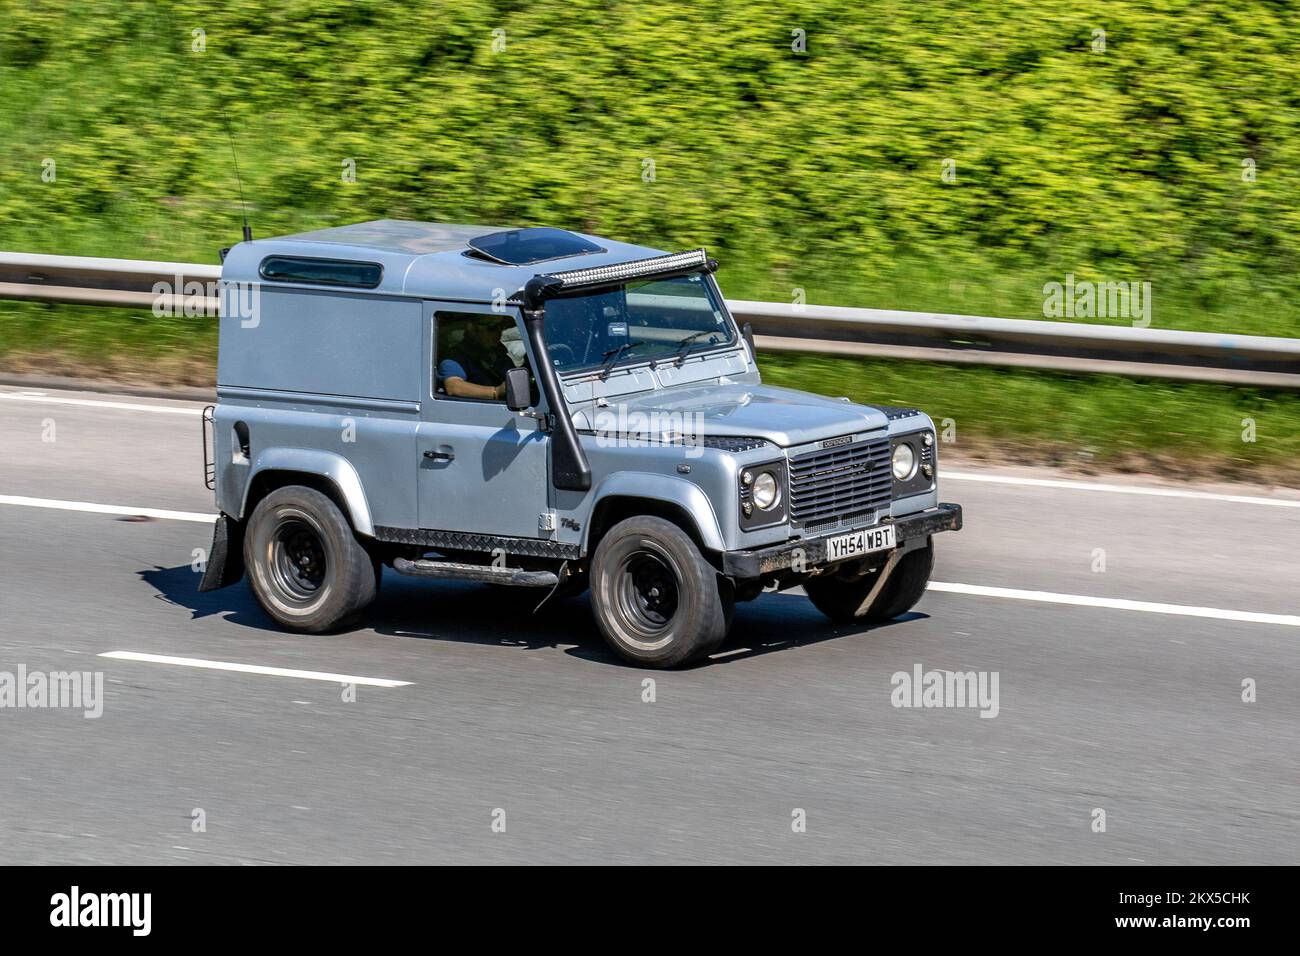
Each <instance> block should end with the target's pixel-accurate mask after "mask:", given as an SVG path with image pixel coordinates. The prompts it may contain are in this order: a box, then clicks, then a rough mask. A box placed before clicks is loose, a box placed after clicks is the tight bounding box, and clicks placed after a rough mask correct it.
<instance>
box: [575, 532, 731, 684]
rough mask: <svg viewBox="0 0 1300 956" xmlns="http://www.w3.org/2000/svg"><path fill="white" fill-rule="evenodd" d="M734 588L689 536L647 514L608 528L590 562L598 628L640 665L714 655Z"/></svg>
mask: <svg viewBox="0 0 1300 956" xmlns="http://www.w3.org/2000/svg"><path fill="white" fill-rule="evenodd" d="M728 585H729V583H728V582H725V581H720V580H719V575H718V572H717V571H716V570H715V569H714V568H713V566H712V565H710V564H709V562H708V561H706V560H705V559H704V556H703V555H702V554H701V553H700V549H699V548H698V547H696V545H695V542H694V541H692V540H691V538H690V536H689V535H688V534H687V533H686V532H685V531H683V530H682V529H681V528H679V527H678V526H677V525H675V524H673V523H672V522H671V521H666V520H665V519H663V518H656V517H652V516H649V515H644V516H637V517H633V518H628V519H626V520H624V521H620V522H619V523H618V524H616V525H614V527H612V528H610V529H609V531H608V532H606V533H605V536H604V537H603V538H602V539H601V541H600V544H599V545H598V546H597V548H596V553H595V555H594V556H593V557H592V561H591V607H592V613H593V614H594V615H595V618H596V626H597V627H598V628H599V629H600V632H601V634H602V635H604V638H605V640H606V641H607V642H608V643H609V646H610V647H612V648H613V649H614V651H615V653H617V654H618V655H619V656H620V657H622V658H624V659H625V660H627V661H630V662H631V663H633V664H637V665H639V666H641V667H661V668H662V667H676V666H679V665H682V664H687V663H690V662H691V661H695V660H699V659H700V658H702V657H705V656H707V655H708V654H710V653H712V652H713V651H714V650H715V649H716V648H717V647H718V645H720V644H721V643H722V641H723V639H724V638H725V637H726V636H727V629H728V627H729V626H730V623H731V612H732V610H733V607H734V599H733V597H732V589H731V587H730V586H728Z"/></svg>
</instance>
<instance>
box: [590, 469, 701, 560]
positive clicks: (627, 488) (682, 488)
mask: <svg viewBox="0 0 1300 956" xmlns="http://www.w3.org/2000/svg"><path fill="white" fill-rule="evenodd" d="M615 497H617V498H647V499H650V500H651V501H666V502H668V503H670V504H675V505H677V506H678V507H680V508H681V509H682V510H683V511H685V512H686V514H687V515H689V516H690V517H691V519H692V520H693V521H694V522H695V527H696V530H698V531H699V534H700V541H701V542H703V544H704V546H705V547H706V548H708V549H709V550H711V551H725V550H727V545H726V542H725V541H724V540H723V537H722V529H721V527H720V526H719V524H718V516H717V515H716V514H715V513H714V511H713V502H711V501H709V496H708V495H706V494H705V493H704V491H703V490H702V489H701V488H700V486H699V485H696V484H694V483H693V482H690V481H687V480H686V479H684V478H676V477H673V476H671V475H660V474H654V473H652V472H640V471H621V472H618V473H617V474H613V475H610V476H609V477H608V478H606V479H604V480H603V481H602V482H601V483H600V484H599V485H597V486H596V491H595V494H594V495H593V500H592V503H591V512H590V513H591V514H593V515H594V514H595V513H596V510H597V509H598V508H599V507H600V503H601V502H602V501H604V500H605V499H606V498H615ZM590 535H591V521H588V522H587V528H586V530H585V531H584V532H583V539H582V546H583V551H584V552H586V551H588V550H589V549H590V547H591V538H590Z"/></svg>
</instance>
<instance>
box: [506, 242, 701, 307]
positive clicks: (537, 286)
mask: <svg viewBox="0 0 1300 956" xmlns="http://www.w3.org/2000/svg"><path fill="white" fill-rule="evenodd" d="M717 267H718V264H717V263H716V262H715V261H714V260H712V259H710V258H709V254H708V253H707V252H705V251H704V250H703V249H695V250H692V251H691V252H674V253H670V254H669V255H666V256H654V257H653V258H650V259H636V260H634V261H632V262H619V263H616V264H615V265H611V266H592V267H590V268H588V269H570V270H569V271H567V272H552V273H549V274H547V275H539V276H535V277H534V278H533V279H531V280H530V281H529V282H528V284H527V286H526V287H525V288H524V289H521V290H520V292H518V293H516V294H515V296H513V297H512V298H515V299H520V298H522V299H524V300H525V301H527V300H529V299H534V298H535V299H538V300H540V299H545V298H550V297H552V296H556V295H562V294H563V293H565V292H572V291H574V290H576V289H595V288H602V287H608V286H618V285H622V284H623V283H625V282H631V281H632V280H633V279H643V278H648V277H651V276H653V277H655V278H665V279H666V278H670V277H672V276H679V275H687V274H689V273H692V272H698V271H700V270H705V271H708V272H713V271H714V270H715V269H717Z"/></svg>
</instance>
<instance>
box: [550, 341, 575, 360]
mask: <svg viewBox="0 0 1300 956" xmlns="http://www.w3.org/2000/svg"><path fill="white" fill-rule="evenodd" d="M549 348H550V350H551V364H552V365H554V364H555V360H556V359H557V358H560V354H559V353H560V352H567V353H568V355H569V357H568V358H567V359H565V360H564V364H565V365H574V364H576V362H577V359H578V354H577V353H576V352H574V351H573V349H572V348H571V347H569V346H568V345H565V344H564V343H563V342H555V343H554V344H552V345H550V346H549Z"/></svg>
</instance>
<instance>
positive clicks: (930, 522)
mask: <svg viewBox="0 0 1300 956" xmlns="http://www.w3.org/2000/svg"><path fill="white" fill-rule="evenodd" d="M880 524H893V526H894V529H895V536H896V539H897V542H898V546H899V547H902V545H903V543H904V542H905V541H910V540H912V539H913V538H924V537H929V536H930V535H932V534H938V533H939V532H940V531H960V530H961V505H954V504H941V505H938V506H937V507H935V508H931V509H930V510H929V511H921V512H918V513H917V514H914V515H906V516H904V517H902V518H891V519H887V520H886V521H882V522H881V523H880ZM875 527H880V525H879V524H878V525H875ZM859 530H861V529H859ZM845 533H846V532H844V531H839V532H837V533H836V534H830V535H825V536H824V537H820V538H803V539H798V540H795V541H783V542H781V543H780V544H774V545H769V546H767V547H764V548H753V549H751V550H748V551H724V552H722V572H723V574H725V575H727V577H730V578H738V579H741V580H744V579H749V578H761V577H765V576H766V575H769V574H775V573H776V572H778V571H785V570H787V569H788V568H790V567H791V566H792V565H793V564H794V560H795V555H796V554H799V555H800V556H801V559H802V562H803V563H804V564H805V565H807V566H809V567H812V566H815V565H820V564H822V563H824V562H825V561H826V542H827V541H829V540H830V539H831V538H835V537H838V536H839V535H842V534H845ZM881 553H885V552H881ZM847 560H849V561H855V560H858V559H857V558H848V559H847Z"/></svg>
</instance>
